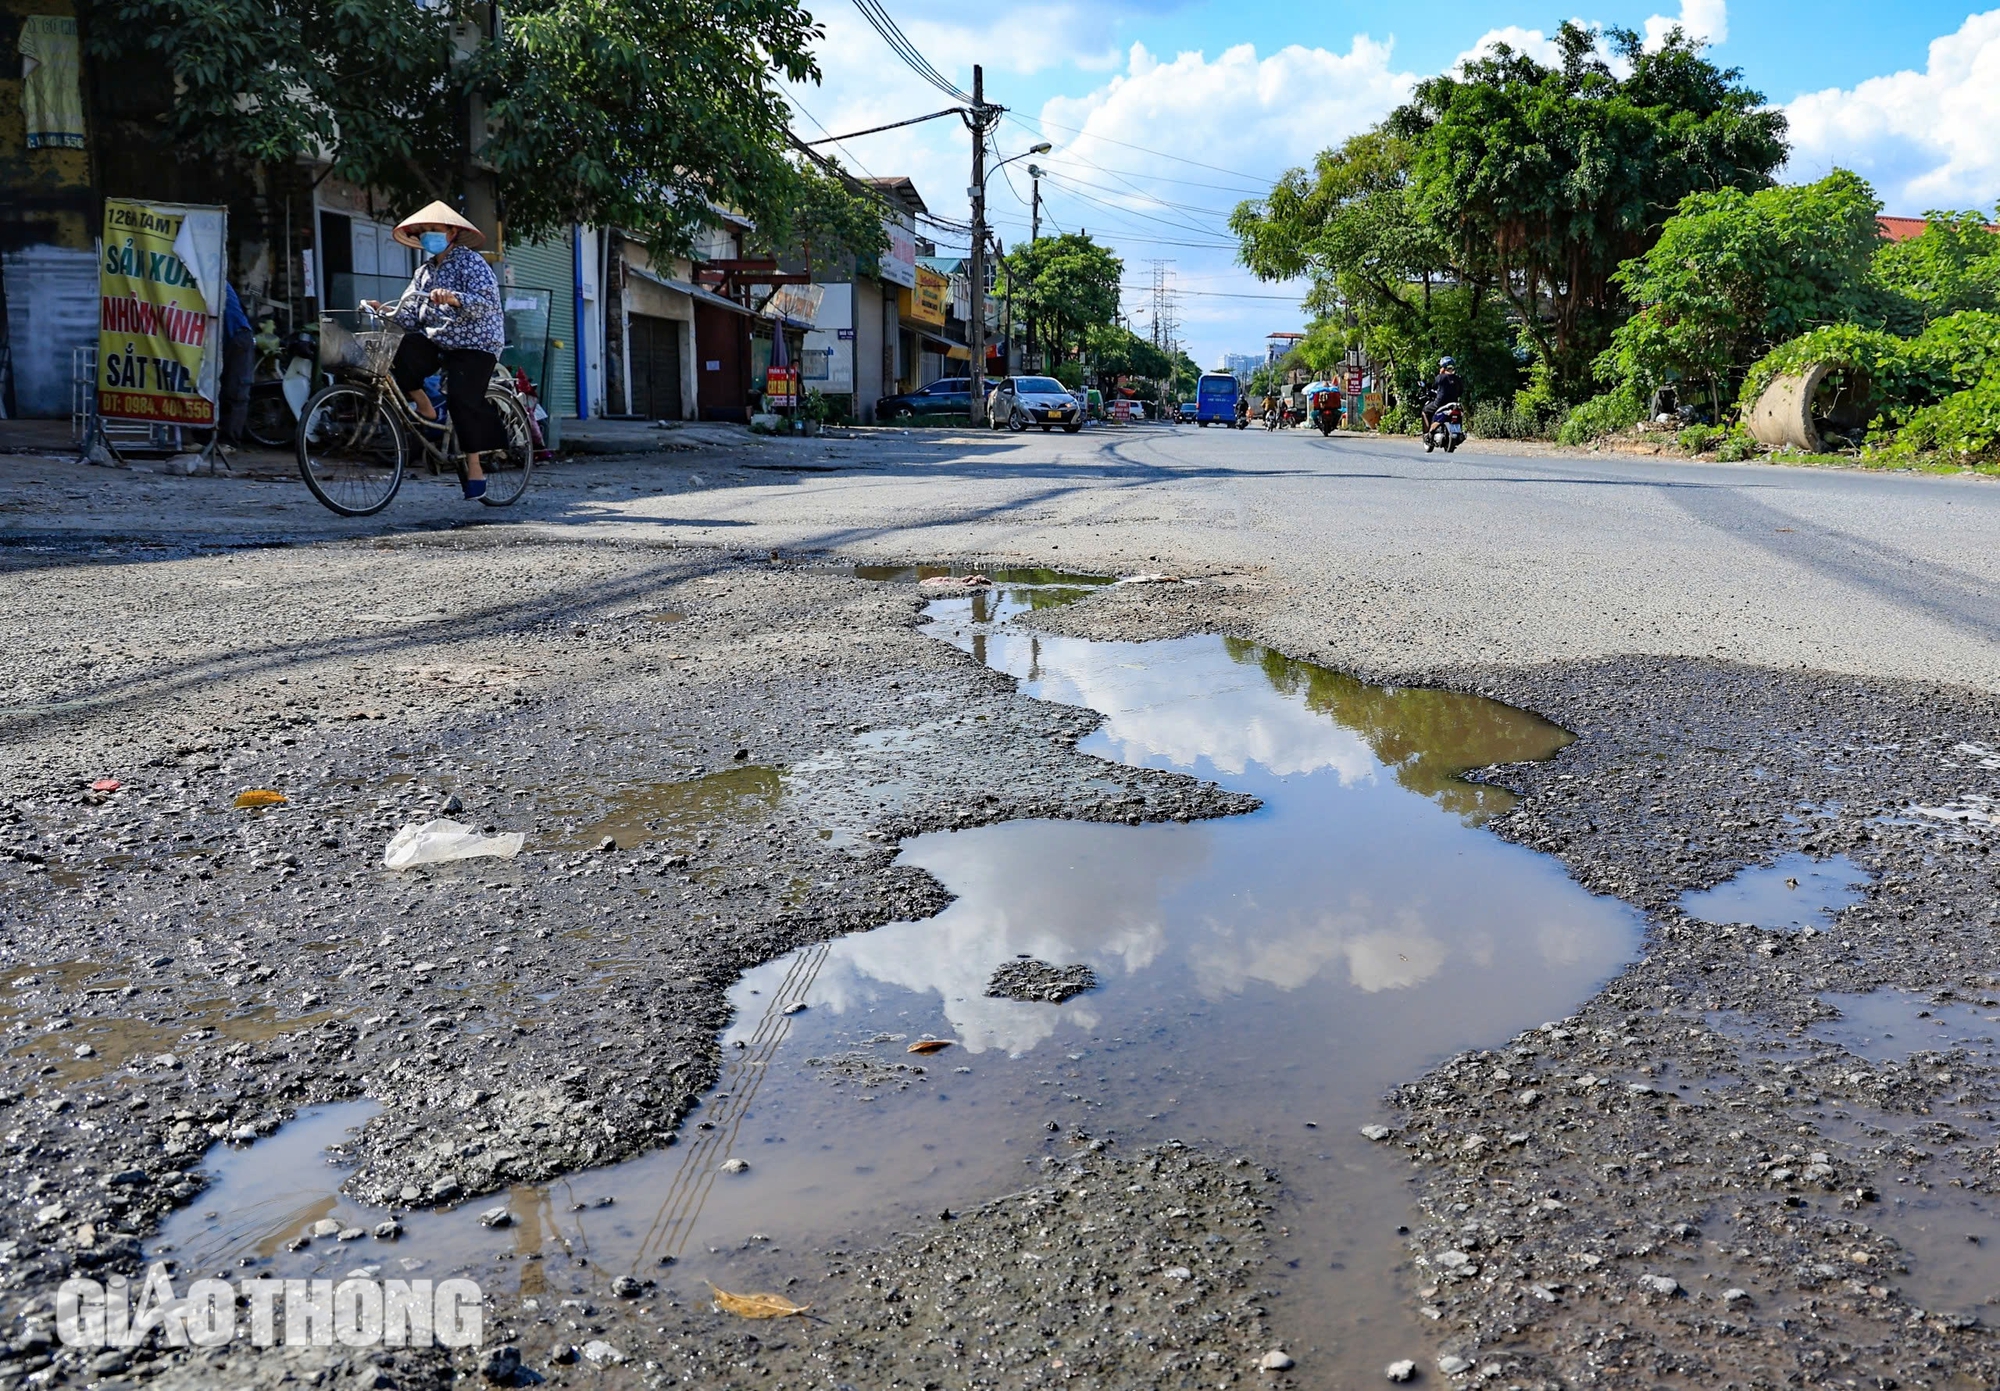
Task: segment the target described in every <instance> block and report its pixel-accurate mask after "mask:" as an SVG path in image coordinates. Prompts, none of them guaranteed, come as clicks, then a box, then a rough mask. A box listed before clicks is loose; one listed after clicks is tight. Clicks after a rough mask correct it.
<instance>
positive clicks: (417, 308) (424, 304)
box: [389, 246, 507, 357]
mask: <svg viewBox="0 0 2000 1391" xmlns="http://www.w3.org/2000/svg"><path fill="white" fill-rule="evenodd" d="M432 290H450V291H451V292H452V293H453V294H455V295H457V296H458V303H457V304H456V305H450V304H432V303H431V302H430V294H431V291H432ZM389 317H390V318H391V319H392V320H394V321H395V322H396V323H398V324H401V325H402V326H403V327H404V328H406V329H410V330H411V331H413V332H419V333H422V334H424V335H425V336H426V337H428V338H429V339H430V340H431V341H432V342H434V343H436V344H437V345H438V346H439V347H440V348H469V349H471V350H473V351H475V352H482V353H492V354H493V355H494V356H495V357H498V356H499V355H500V350H501V349H502V348H504V347H506V346H507V322H506V320H505V318H503V317H502V315H501V313H500V282H499V280H498V279H497V278H495V276H494V274H493V267H491V266H489V265H487V264H486V258H485V257H484V256H481V255H480V254H479V253H478V252H477V251H474V250H473V249H472V248H471V247H467V246H454V247H451V248H450V249H449V250H447V251H446V252H445V253H444V255H443V256H442V257H441V258H439V259H438V260H435V261H433V260H431V259H430V258H428V257H426V258H425V259H424V263H423V264H422V265H420V266H418V267H417V273H416V274H415V275H414V276H412V277H410V288H409V289H407V290H405V291H403V297H402V298H401V299H399V300H397V301H396V307H395V309H394V310H393V311H392V312H391V313H390V315H389Z"/></svg>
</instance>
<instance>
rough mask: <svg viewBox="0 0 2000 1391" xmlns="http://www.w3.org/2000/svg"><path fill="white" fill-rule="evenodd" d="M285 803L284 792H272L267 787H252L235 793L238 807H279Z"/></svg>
mask: <svg viewBox="0 0 2000 1391" xmlns="http://www.w3.org/2000/svg"><path fill="white" fill-rule="evenodd" d="M284 804H285V794H284V793H282V792H273V791H272V790H271V789H270V788H268V787H252V788H249V789H248V790H246V791H243V792H239V793H237V794H236V805H237V806H239V807H280V806H283V805H284Z"/></svg>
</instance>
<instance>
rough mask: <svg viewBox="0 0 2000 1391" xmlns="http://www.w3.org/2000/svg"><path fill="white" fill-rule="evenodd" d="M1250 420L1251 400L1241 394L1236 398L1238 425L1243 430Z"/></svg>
mask: <svg viewBox="0 0 2000 1391" xmlns="http://www.w3.org/2000/svg"><path fill="white" fill-rule="evenodd" d="M1249 420H1250V398H1249V397H1248V396H1244V395H1241V394H1239V395H1238V396H1237V398H1236V424H1237V428H1239V429H1240V428H1242V427H1243V426H1244V425H1246V424H1248V423H1249Z"/></svg>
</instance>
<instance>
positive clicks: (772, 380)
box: [764, 367, 799, 411]
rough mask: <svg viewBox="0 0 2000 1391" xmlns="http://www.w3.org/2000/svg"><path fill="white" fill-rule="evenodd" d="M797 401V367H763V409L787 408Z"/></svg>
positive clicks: (794, 404) (796, 403)
mask: <svg viewBox="0 0 2000 1391" xmlns="http://www.w3.org/2000/svg"><path fill="white" fill-rule="evenodd" d="M798 403H799V369H798V368H796V367H766V368H765V369H764V409H765V410H767V411H768V410H778V409H781V408H782V409H787V410H789V409H790V408H791V407H793V406H796V405H798Z"/></svg>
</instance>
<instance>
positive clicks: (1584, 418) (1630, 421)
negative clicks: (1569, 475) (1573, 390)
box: [1556, 381, 1646, 444]
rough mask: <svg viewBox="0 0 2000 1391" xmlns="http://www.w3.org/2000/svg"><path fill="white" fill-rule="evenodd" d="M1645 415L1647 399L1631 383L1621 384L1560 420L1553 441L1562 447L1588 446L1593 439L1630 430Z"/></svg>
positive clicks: (1591, 399)
mask: <svg viewBox="0 0 2000 1391" xmlns="http://www.w3.org/2000/svg"><path fill="white" fill-rule="evenodd" d="M1645 416H1646V400H1645V397H1643V396H1642V395H1640V393H1639V387H1638V385H1637V384H1636V383H1634V382H1629V381H1627V382H1621V383H1619V384H1618V385H1617V386H1614V387H1613V388H1611V390H1609V391H1607V392H1605V393H1604V394H1603V395H1601V396H1593V397H1591V398H1590V399H1589V400H1588V401H1585V402H1584V403H1583V404H1582V405H1580V406H1578V407H1577V408H1576V409H1575V410H1573V411H1571V412H1570V413H1569V417H1568V418H1567V419H1566V420H1564V421H1563V423H1562V429H1560V430H1558V431H1557V432H1556V439H1557V441H1558V442H1559V443H1562V444H1589V443H1590V442H1591V441H1592V440H1596V439H1602V438H1603V437H1604V436H1606V435H1612V434H1616V433H1617V432H1618V431H1620V430H1629V429H1631V428H1632V427H1633V426H1634V425H1637V424H1638V423H1639V422H1640V421H1641V420H1643V419H1645Z"/></svg>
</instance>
